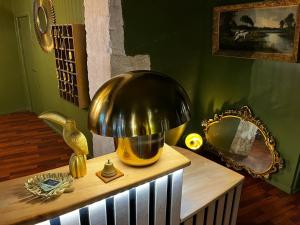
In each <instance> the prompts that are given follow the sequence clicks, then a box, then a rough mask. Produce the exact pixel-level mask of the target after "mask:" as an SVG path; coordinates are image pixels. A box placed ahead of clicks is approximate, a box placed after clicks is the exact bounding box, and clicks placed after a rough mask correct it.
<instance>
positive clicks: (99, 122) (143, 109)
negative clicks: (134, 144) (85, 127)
mask: <svg viewBox="0 0 300 225" xmlns="http://www.w3.org/2000/svg"><path fill="white" fill-rule="evenodd" d="M189 119H190V100H189V97H188V95H187V93H186V92H185V90H184V89H183V88H182V87H181V86H180V85H179V84H178V83H177V82H176V81H175V80H173V79H172V78H170V77H168V76H166V75H163V74H161V73H157V72H153V71H132V72H128V73H124V74H121V75H119V76H116V77H114V78H112V79H111V80H109V81H107V82H106V83H105V84H103V85H102V86H101V87H100V89H99V90H98V91H97V93H96V94H95V96H94V98H93V100H92V103H91V106H90V111H89V129H90V130H91V131H93V132H94V133H97V134H100V135H102V136H111V137H135V136H142V135H152V134H156V133H162V132H165V131H167V130H169V129H171V128H174V127H177V126H179V125H181V124H183V123H185V122H187V121H188V120H189Z"/></svg>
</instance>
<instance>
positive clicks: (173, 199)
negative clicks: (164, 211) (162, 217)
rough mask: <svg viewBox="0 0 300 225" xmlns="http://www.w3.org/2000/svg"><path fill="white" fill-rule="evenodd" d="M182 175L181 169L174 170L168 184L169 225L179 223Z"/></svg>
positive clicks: (177, 224)
mask: <svg viewBox="0 0 300 225" xmlns="http://www.w3.org/2000/svg"><path fill="white" fill-rule="evenodd" d="M182 176H183V169H181V170H178V171H176V172H174V173H173V174H172V175H170V177H171V182H170V183H169V186H170V190H169V192H170V199H169V201H170V205H169V209H168V210H169V211H170V213H169V215H168V216H169V217H170V225H179V224H180V206H181V195H182Z"/></svg>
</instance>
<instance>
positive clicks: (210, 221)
mask: <svg viewBox="0 0 300 225" xmlns="http://www.w3.org/2000/svg"><path fill="white" fill-rule="evenodd" d="M215 209H216V202H215V201H214V202H212V203H211V204H209V206H208V209H207V217H206V218H207V219H206V225H214V217H215Z"/></svg>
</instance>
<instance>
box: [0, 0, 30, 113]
mask: <svg viewBox="0 0 300 225" xmlns="http://www.w3.org/2000/svg"><path fill="white" fill-rule="evenodd" d="M0 27H1V35H0V68H1V69H0V71H1V72H0V114H6V113H11V112H16V111H23V110H26V109H28V103H27V98H26V94H25V89H24V84H23V80H22V70H21V61H20V58H19V55H18V48H17V36H16V33H15V24H14V15H13V12H12V8H11V1H0Z"/></svg>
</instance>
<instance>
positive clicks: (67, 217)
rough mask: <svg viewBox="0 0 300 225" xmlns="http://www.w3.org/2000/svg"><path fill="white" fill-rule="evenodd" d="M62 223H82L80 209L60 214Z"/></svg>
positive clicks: (64, 224) (69, 224)
mask: <svg viewBox="0 0 300 225" xmlns="http://www.w3.org/2000/svg"><path fill="white" fill-rule="evenodd" d="M60 224H61V225H80V218H79V210H75V211H72V212H69V213H67V214H64V215H61V216H60Z"/></svg>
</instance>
